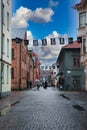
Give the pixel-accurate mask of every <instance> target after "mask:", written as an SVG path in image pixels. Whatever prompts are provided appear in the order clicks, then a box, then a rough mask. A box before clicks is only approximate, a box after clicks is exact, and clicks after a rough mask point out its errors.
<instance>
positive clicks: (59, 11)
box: [12, 0, 80, 59]
mask: <svg viewBox="0 0 87 130" xmlns="http://www.w3.org/2000/svg"><path fill="white" fill-rule="evenodd" d="M79 2H80V0H12V25H13V27H16V28H26V29H27V30H28V34H29V38H30V39H43V38H45V37H47V38H48V37H52V36H53V37H57V36H59V35H63V36H67V37H73V38H74V40H76V36H77V33H78V32H77V28H78V16H77V12H76V11H75V10H74V9H73V8H72V7H73V6H74V5H75V4H77V3H79ZM59 48H61V47H59ZM50 49H52V48H50V47H48V48H47V49H46V48H45V49H44V50H45V54H46V53H47V50H49V51H48V52H50V54H51V53H52V52H51V50H50ZM37 50H38V49H37ZM54 50H55V48H54ZM56 51H57V50H56ZM58 51H59V49H58ZM39 53H41V52H39ZM50 54H48V53H47V56H48V55H50ZM52 54H53V53H52ZM51 56H52V55H51ZM51 56H48V57H50V58H51V59H52V58H53V57H51ZM53 56H56V53H55V54H53ZM42 57H43V54H42ZM54 59H55V58H54Z"/></svg>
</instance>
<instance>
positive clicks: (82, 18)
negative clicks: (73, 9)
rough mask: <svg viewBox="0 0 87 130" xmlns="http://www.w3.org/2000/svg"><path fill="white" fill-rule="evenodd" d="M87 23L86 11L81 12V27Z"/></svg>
mask: <svg viewBox="0 0 87 130" xmlns="http://www.w3.org/2000/svg"><path fill="white" fill-rule="evenodd" d="M85 24H86V12H83V13H80V14H79V27H84V26H85Z"/></svg>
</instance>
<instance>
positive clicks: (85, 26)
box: [74, 0, 87, 91]
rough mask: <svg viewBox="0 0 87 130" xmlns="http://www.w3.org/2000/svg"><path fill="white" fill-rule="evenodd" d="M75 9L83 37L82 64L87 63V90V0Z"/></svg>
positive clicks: (86, 64) (86, 84) (86, 85)
mask: <svg viewBox="0 0 87 130" xmlns="http://www.w3.org/2000/svg"><path fill="white" fill-rule="evenodd" d="M74 9H76V10H77V11H78V37H81V38H82V43H81V64H83V65H85V74H86V81H85V90H86V91H87V0H81V2H80V3H79V4H76V5H75V6H74Z"/></svg>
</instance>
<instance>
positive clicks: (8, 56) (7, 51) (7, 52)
mask: <svg viewBox="0 0 87 130" xmlns="http://www.w3.org/2000/svg"><path fill="white" fill-rule="evenodd" d="M7 56H8V57H9V39H7Z"/></svg>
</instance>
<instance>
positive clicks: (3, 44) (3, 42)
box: [2, 34, 5, 54]
mask: <svg viewBox="0 0 87 130" xmlns="http://www.w3.org/2000/svg"><path fill="white" fill-rule="evenodd" d="M2 53H3V54H4V53H5V35H4V34H2Z"/></svg>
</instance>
